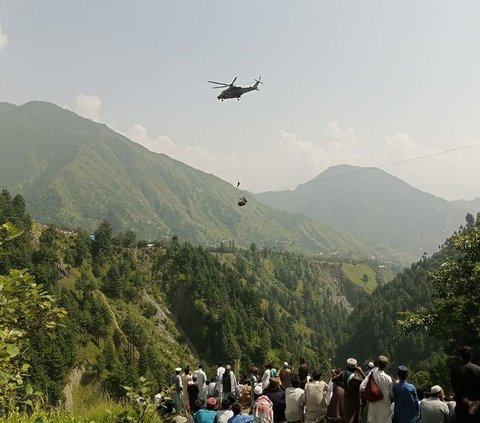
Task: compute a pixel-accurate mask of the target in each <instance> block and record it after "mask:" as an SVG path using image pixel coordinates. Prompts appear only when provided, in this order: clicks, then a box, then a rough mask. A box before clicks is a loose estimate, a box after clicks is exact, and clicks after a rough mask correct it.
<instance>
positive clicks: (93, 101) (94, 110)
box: [73, 94, 102, 122]
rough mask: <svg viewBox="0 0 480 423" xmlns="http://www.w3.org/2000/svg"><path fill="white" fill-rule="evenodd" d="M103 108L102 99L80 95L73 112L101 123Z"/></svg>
mask: <svg viewBox="0 0 480 423" xmlns="http://www.w3.org/2000/svg"><path fill="white" fill-rule="evenodd" d="M101 106H102V100H100V97H98V96H96V95H85V94H78V95H77V98H76V99H75V107H74V109H73V110H74V111H75V112H76V113H78V114H79V115H80V116H83V117H85V118H87V119H91V120H93V121H95V122H99V121H100V119H101V114H100V108H101Z"/></svg>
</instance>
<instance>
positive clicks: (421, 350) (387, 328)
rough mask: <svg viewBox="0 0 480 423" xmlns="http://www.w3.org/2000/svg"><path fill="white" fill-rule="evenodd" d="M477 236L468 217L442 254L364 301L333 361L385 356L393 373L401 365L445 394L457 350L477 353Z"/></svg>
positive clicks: (478, 229) (479, 223)
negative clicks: (471, 349) (469, 348)
mask: <svg viewBox="0 0 480 423" xmlns="http://www.w3.org/2000/svg"><path fill="white" fill-rule="evenodd" d="M479 233H480V219H479V218H477V220H476V222H475V221H474V220H471V219H470V218H469V217H468V216H467V222H466V225H465V227H463V228H462V229H460V230H459V231H458V233H455V234H454V235H453V236H452V237H450V238H448V239H447V240H446V242H445V244H444V245H443V246H442V249H441V250H440V251H438V252H437V253H435V254H434V255H433V256H431V257H427V256H424V257H422V259H421V260H419V261H418V262H417V263H414V264H412V265H411V266H410V268H408V269H405V270H403V271H402V272H401V273H399V274H398V275H397V276H396V277H395V278H394V279H393V280H392V281H391V282H390V283H388V284H386V285H382V286H379V287H378V288H377V289H376V290H375V291H374V292H373V293H372V295H371V296H369V297H368V298H364V299H362V301H360V303H359V304H358V305H357V307H355V309H354V310H353V312H352V313H351V314H350V315H349V317H348V319H347V325H346V337H345V339H344V341H343V342H341V343H339V345H338V348H337V351H336V354H337V356H339V357H346V356H349V355H350V354H351V353H352V352H355V354H357V355H358V357H359V358H361V359H365V360H369V359H373V358H375V357H376V356H378V355H379V354H386V355H387V356H389V357H390V358H391V359H392V360H393V363H392V365H393V366H392V367H393V368H394V367H395V366H396V365H399V364H404V365H407V366H408V367H409V368H411V369H414V370H415V371H419V370H420V371H421V372H420V374H418V375H416V376H415V382H416V383H417V386H419V387H421V388H423V389H427V388H429V387H430V386H431V385H432V384H433V383H435V382H436V383H441V385H442V386H443V387H444V388H445V389H446V390H447V391H448V390H449V389H450V378H449V372H450V368H451V365H452V363H453V361H452V360H454V357H455V350H456V348H458V347H459V346H460V345H471V346H472V347H474V349H476V350H477V351H478V348H480V338H479V336H478V334H479V331H478V302H479V298H480V288H479V283H478V282H479V281H478V275H477V270H476V269H477V268H478V263H479V258H480V254H479V251H480V250H479V248H478V247H479V241H478V240H479V239H480V237H479V236H478V234H479ZM432 299H433V305H432ZM429 310H430V311H429ZM412 312H414V313H412ZM412 328H414V329H415V330H413V329H412ZM432 335H434V336H435V337H432ZM479 360H480V356H479V355H478V353H477V355H476V357H475V361H476V362H478V361H479Z"/></svg>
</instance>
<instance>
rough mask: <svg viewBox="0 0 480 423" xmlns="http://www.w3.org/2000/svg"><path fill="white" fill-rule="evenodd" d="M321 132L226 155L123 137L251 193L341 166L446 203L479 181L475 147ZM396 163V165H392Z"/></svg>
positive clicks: (141, 136)
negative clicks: (392, 179) (369, 140)
mask: <svg viewBox="0 0 480 423" xmlns="http://www.w3.org/2000/svg"><path fill="white" fill-rule="evenodd" d="M327 129H328V134H329V137H330V138H329V140H328V141H322V142H312V141H309V140H303V139H301V138H300V137H299V136H298V135H297V134H294V133H291V132H288V131H285V130H282V131H280V132H279V134H278V135H277V137H276V139H275V140H274V141H273V142H272V144H271V145H268V146H266V150H265V151H263V152H259V151H256V152H251V151H243V150H242V151H240V152H231V153H228V154H225V153H224V154H221V153H217V152H214V151H211V150H209V149H207V148H201V147H198V146H193V145H179V144H177V143H175V142H174V141H173V140H171V139H170V138H168V137H167V136H164V135H160V136H157V137H152V136H150V135H149V133H148V131H147V129H145V128H144V127H143V126H142V125H138V124H136V125H134V126H133V127H132V128H130V129H129V130H128V131H127V132H126V133H125V135H126V136H127V137H129V138H130V139H132V140H133V141H135V142H137V143H139V144H142V145H143V146H145V147H146V148H148V149H149V150H151V151H154V152H157V153H165V154H167V155H168V156H170V157H172V158H174V159H176V160H179V161H181V162H183V163H186V164H188V165H189V166H192V167H195V168H197V169H201V170H203V171H204V172H207V173H213V174H214V175H216V176H218V177H220V178H222V179H223V180H225V181H228V182H230V183H232V184H233V185H236V182H237V181H241V185H240V188H241V189H246V190H250V191H253V192H262V191H268V190H280V189H293V188H295V187H296V186H297V185H298V184H301V183H305V182H307V181H309V180H310V179H312V178H314V177H315V176H317V175H318V174H320V173H321V172H322V171H324V170H325V169H327V168H328V167H330V166H335V165H339V164H344V163H345V164H352V165H358V166H378V167H381V168H382V169H383V170H385V171H386V172H388V173H391V174H393V175H395V176H397V177H399V178H401V179H403V180H404V181H406V182H407V183H409V184H411V185H413V186H414V187H416V188H419V189H421V190H423V191H426V192H430V193H433V194H435V195H438V196H441V197H443V198H446V199H456V198H461V197H466V198H467V197H468V194H467V193H468V192H472V190H475V187H476V185H477V183H476V181H478V179H480V173H479V171H478V166H477V163H478V162H479V161H480V147H478V148H470V149H465V150H461V151H458V152H455V153H446V154H438V155H437V154H436V153H437V152H439V149H434V148H431V147H423V146H420V145H418V144H417V143H416V142H415V141H414V140H413V139H412V138H411V137H410V136H409V135H408V134H405V133H403V132H398V133H396V134H394V135H391V136H387V137H385V140H386V143H384V144H383V148H381V149H378V148H377V149H373V148H372V147H367V145H366V144H363V143H361V142H359V140H358V137H357V135H356V133H355V131H354V130H353V129H351V128H349V129H342V128H341V127H340V126H339V125H338V122H331V123H330V124H328V126H327ZM424 156H426V157H424ZM422 157H423V158H422ZM417 158H418V159H417ZM410 159H413V160H410ZM402 161H403V162H402ZM396 162H402V163H398V164H393V163H396ZM478 196H479V197H480V191H479V194H478ZM470 197H471V196H470ZM470 197H468V198H470Z"/></svg>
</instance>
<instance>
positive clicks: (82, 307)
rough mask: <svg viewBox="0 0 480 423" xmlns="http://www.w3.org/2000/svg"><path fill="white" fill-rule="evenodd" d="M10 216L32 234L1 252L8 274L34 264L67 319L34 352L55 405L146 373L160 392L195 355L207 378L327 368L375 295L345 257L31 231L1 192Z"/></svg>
mask: <svg viewBox="0 0 480 423" xmlns="http://www.w3.org/2000/svg"><path fill="white" fill-rule="evenodd" d="M7 217H8V219H9V220H10V221H12V223H14V224H15V225H16V226H17V227H18V228H21V229H23V230H24V233H23V235H22V236H20V237H18V238H16V239H14V240H12V241H10V242H8V243H6V244H5V245H4V246H3V247H2V254H0V275H7V274H8V273H9V271H10V269H14V268H23V267H27V268H28V269H30V272H31V274H32V275H33V276H34V277H35V280H36V282H37V283H41V284H43V286H44V287H45V288H46V289H47V290H48V291H49V292H50V293H52V294H54V295H56V296H58V298H59V304H60V305H61V306H62V307H65V309H66V310H67V312H68V315H67V317H66V318H64V319H63V321H62V325H61V326H58V327H57V328H56V330H55V333H54V336H55V342H54V343H52V342H51V338H50V336H48V334H47V331H45V330H34V331H32V333H29V348H28V349H26V351H28V361H29V362H30V364H31V365H32V367H31V369H32V370H31V371H30V377H29V380H30V381H31V383H32V384H33V385H34V387H35V388H36V389H38V390H40V391H41V392H48V397H49V401H51V402H52V403H55V402H57V401H59V400H60V399H61V398H63V396H64V395H67V393H70V394H69V395H70V396H72V395H73V394H71V392H75V387H78V385H79V384H80V385H82V384H92V383H93V384H95V386H101V387H102V388H103V389H105V390H107V392H108V393H109V394H110V395H113V396H115V397H118V396H121V395H123V391H122V388H121V386H122V385H125V384H129V385H130V384H134V383H135V382H136V381H137V380H138V378H139V377H140V376H141V375H143V376H147V377H148V378H149V379H150V380H152V381H154V383H155V385H157V386H164V385H166V384H168V381H169V376H170V374H171V371H172V369H173V368H175V367H177V366H185V365H186V364H190V365H191V366H192V367H193V366H195V365H196V363H197V362H198V361H199V360H202V361H203V362H204V363H206V364H209V365H208V366H207V369H208V371H209V372H210V374H212V371H213V370H212V367H213V364H214V363H216V362H218V361H219V360H221V361H224V362H229V363H232V365H234V366H235V369H236V370H237V371H238V372H240V371H245V370H246V369H247V368H248V367H249V366H251V365H253V364H255V365H259V366H262V365H263V364H264V363H265V362H266V360H273V361H274V362H275V363H278V364H279V363H281V362H283V361H285V360H287V361H292V362H295V361H296V360H298V357H299V356H304V357H305V358H306V359H307V360H308V362H309V363H310V364H311V365H312V366H314V367H321V368H323V369H327V368H328V367H329V366H331V365H332V363H331V358H332V357H333V353H334V350H335V348H336V344H337V342H338V341H339V340H340V339H341V338H342V335H341V334H342V333H344V331H345V322H346V318H347V316H348V314H349V313H350V311H351V310H352V309H353V307H354V306H355V305H356V304H357V303H358V302H359V301H360V300H361V299H362V298H364V297H366V296H367V295H368V294H367V291H366V290H365V289H364V288H362V287H359V286H358V285H357V284H356V281H354V280H351V279H350V278H349V275H348V274H347V273H346V272H344V271H343V268H344V267H343V266H344V265H343V264H342V262H341V261H338V262H333V261H332V260H329V261H321V260H319V259H317V258H309V257H305V256H302V255H298V254H295V253H288V252H280V251H277V250H274V249H267V248H265V249H259V248H257V246H256V245H255V244H252V245H251V246H250V248H248V249H239V248H237V247H235V246H233V245H232V244H231V245H230V246H229V247H226V246H222V247H221V248H218V249H215V250H212V249H206V248H204V247H200V246H194V245H192V244H190V243H186V242H178V241H176V240H164V241H160V242H156V243H155V244H154V245H153V246H148V245H146V244H145V243H144V242H140V243H138V244H137V242H136V240H135V234H134V233H132V232H124V233H118V234H114V233H113V230H112V227H111V225H110V224H109V223H108V222H107V221H103V222H101V224H100V225H99V227H98V228H97V229H96V230H95V232H94V235H95V239H94V240H91V239H90V237H89V236H88V233H87V232H85V231H84V230H80V231H72V230H68V229H65V228H59V227H56V226H49V225H40V224H38V223H35V224H33V226H32V222H31V219H30V217H29V216H28V214H27V213H26V205H25V202H24V201H23V199H22V197H21V196H19V195H17V196H15V197H13V198H12V197H11V196H10V194H9V193H8V192H7V191H3V192H2V194H1V195H0V225H1V224H3V223H4V222H5V221H6V220H7ZM3 253H4V254H3ZM351 265H352V266H356V264H355V263H352V264H351ZM362 269H363V267H362ZM372 278H373V277H372ZM278 364H277V365H278ZM210 365H212V367H210ZM72 372H73V373H74V374H79V375H80V376H78V377H77V378H76V382H71V381H70V380H71V379H72V376H71V375H72ZM74 379H75V378H74ZM65 390H66V391H65ZM66 392H67V393H66ZM67 396H68V395H67ZM70 401H73V402H74V401H75V399H74V398H73V399H71V400H70Z"/></svg>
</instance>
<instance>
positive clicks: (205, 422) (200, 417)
mask: <svg viewBox="0 0 480 423" xmlns="http://www.w3.org/2000/svg"><path fill="white" fill-rule="evenodd" d="M216 415H217V412H216V411H215V410H210V409H208V408H201V409H200V410H198V411H197V412H195V413H193V420H195V422H196V423H213V421H214V420H215V416H216Z"/></svg>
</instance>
